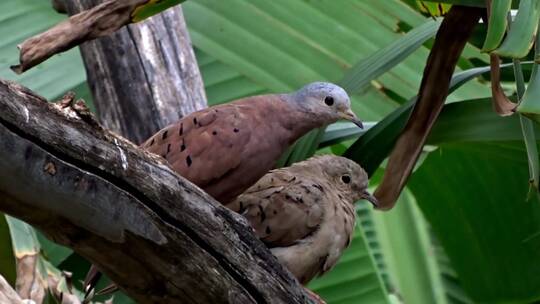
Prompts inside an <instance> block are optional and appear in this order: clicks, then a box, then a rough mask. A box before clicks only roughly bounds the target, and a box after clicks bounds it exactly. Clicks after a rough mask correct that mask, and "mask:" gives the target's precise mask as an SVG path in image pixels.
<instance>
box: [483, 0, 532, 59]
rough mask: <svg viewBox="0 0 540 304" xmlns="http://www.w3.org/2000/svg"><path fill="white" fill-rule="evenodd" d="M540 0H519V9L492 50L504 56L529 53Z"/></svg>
mask: <svg viewBox="0 0 540 304" xmlns="http://www.w3.org/2000/svg"><path fill="white" fill-rule="evenodd" d="M539 18H540V1H537V0H521V1H520V2H519V10H518V13H517V15H516V16H515V18H514V22H512V25H511V26H510V30H509V32H508V35H507V36H506V38H505V39H504V41H503V43H502V44H501V46H500V47H499V48H498V49H496V50H495V51H493V52H494V53H495V54H497V55H500V56H505V57H512V58H522V57H525V56H526V55H527V53H529V50H530V49H531V47H532V45H533V40H534V36H535V35H536V31H537V30H538V20H539Z"/></svg>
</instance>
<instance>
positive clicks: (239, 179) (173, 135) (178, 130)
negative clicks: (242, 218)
mask: <svg viewBox="0 0 540 304" xmlns="http://www.w3.org/2000/svg"><path fill="white" fill-rule="evenodd" d="M339 119H347V120H350V121H352V122H355V123H356V124H357V125H359V126H360V127H361V126H362V124H361V123H360V121H359V120H358V119H357V117H356V115H355V114H354V113H353V112H352V110H351V108H350V100H349V96H348V95H347V93H346V92H345V91H344V90H343V89H342V88H340V87H339V86H337V85H334V84H331V83H324V82H315V83H311V84H308V85H306V86H304V87H303V88H302V89H300V90H299V91H297V92H294V93H290V94H272V95H261V96H254V97H248V98H244V99H240V100H237V101H234V102H231V103H227V104H223V105H219V106H214V107H210V108H208V109H205V110H201V111H198V112H195V113H192V114H190V115H188V116H186V117H184V118H183V119H181V120H180V121H178V122H177V123H174V124H172V125H169V126H167V127H165V128H164V129H162V130H161V131H159V132H157V133H156V134H155V135H153V136H152V137H150V138H149V139H148V140H147V141H146V142H145V143H144V144H143V145H142V147H143V148H145V149H147V150H148V151H150V152H153V153H156V154H159V155H161V156H163V157H164V158H165V159H167V161H168V162H169V163H170V165H171V166H172V168H173V169H174V170H175V171H176V172H178V173H179V174H180V175H182V176H183V177H185V178H187V179H188V180H190V181H191V182H192V183H194V184H196V185H197V186H199V187H200V188H202V189H203V190H205V191H206V192H208V193H209V194H210V195H212V196H213V197H214V198H215V199H217V200H218V201H220V202H222V203H227V202H230V201H231V200H232V199H234V198H235V197H236V196H238V195H239V194H240V193H242V192H243V191H244V190H246V189H247V188H248V187H249V186H251V185H253V184H254V183H255V182H256V181H257V180H258V179H259V178H261V177H262V176H263V175H264V174H265V173H266V172H268V171H269V170H270V169H272V168H274V166H275V164H276V161H277V160H278V159H279V158H280V156H281V155H282V154H283V153H284V152H285V150H286V149H287V148H288V147H289V146H290V145H292V144H293V143H294V142H295V141H296V140H297V139H298V138H299V137H301V136H302V135H304V134H306V133H307V132H308V131H310V130H312V129H315V128H318V127H322V126H325V125H327V124H330V123H333V122H335V121H337V120H339Z"/></svg>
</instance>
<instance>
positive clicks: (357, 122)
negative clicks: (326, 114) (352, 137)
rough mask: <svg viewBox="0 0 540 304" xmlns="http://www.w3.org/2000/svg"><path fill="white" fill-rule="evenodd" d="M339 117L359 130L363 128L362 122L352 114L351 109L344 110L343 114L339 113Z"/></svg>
mask: <svg viewBox="0 0 540 304" xmlns="http://www.w3.org/2000/svg"><path fill="white" fill-rule="evenodd" d="M339 117H341V118H343V119H345V120H348V121H350V122H353V123H354V124H355V125H357V126H358V127H359V128H360V129H363V128H364V125H363V124H362V122H361V121H360V120H359V119H358V117H357V116H356V114H354V112H353V111H352V110H351V109H347V110H345V111H343V112H340V113H339Z"/></svg>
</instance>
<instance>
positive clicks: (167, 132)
mask: <svg viewBox="0 0 540 304" xmlns="http://www.w3.org/2000/svg"><path fill="white" fill-rule="evenodd" d="M168 134H169V131H168V130H165V131H163V133H162V134H161V139H165V138H167V135H168Z"/></svg>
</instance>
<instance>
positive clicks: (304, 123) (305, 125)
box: [277, 103, 326, 144]
mask: <svg viewBox="0 0 540 304" xmlns="http://www.w3.org/2000/svg"><path fill="white" fill-rule="evenodd" d="M278 117H279V119H278V120H277V122H278V123H279V124H280V126H281V127H282V128H284V129H286V130H287V131H288V133H289V136H288V141H289V142H288V144H292V143H293V142H295V141H296V140H297V139H299V138H300V137H302V136H303V135H305V134H306V133H308V132H309V131H311V130H313V129H316V128H321V127H324V126H325V125H326V123H325V121H324V120H323V119H322V118H321V117H318V116H317V115H315V114H313V113H309V112H306V111H305V110H303V109H301V108H299V107H296V106H294V105H291V104H289V103H286V111H281V114H280V115H279V116H278Z"/></svg>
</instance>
